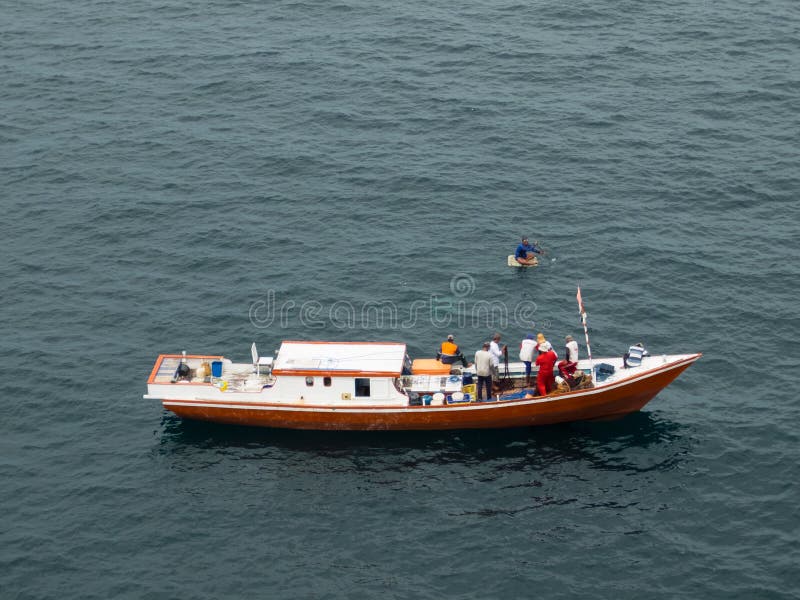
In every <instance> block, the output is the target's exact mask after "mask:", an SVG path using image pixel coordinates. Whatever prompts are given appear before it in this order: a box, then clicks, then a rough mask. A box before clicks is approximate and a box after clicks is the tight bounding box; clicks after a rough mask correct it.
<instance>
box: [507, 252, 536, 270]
mask: <svg viewBox="0 0 800 600" xmlns="http://www.w3.org/2000/svg"><path fill="white" fill-rule="evenodd" d="M538 265H539V259H538V258H536V257H534V259H533V264H531V265H523V264H521V263H518V262H517V259H516V258H514V255H513V254H509V255H508V266H509V267H523V268H525V267H536V266H538Z"/></svg>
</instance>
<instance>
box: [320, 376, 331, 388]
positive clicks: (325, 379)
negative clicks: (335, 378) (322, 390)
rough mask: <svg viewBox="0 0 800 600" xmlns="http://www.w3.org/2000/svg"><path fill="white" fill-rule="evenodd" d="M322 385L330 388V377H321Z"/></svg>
mask: <svg viewBox="0 0 800 600" xmlns="http://www.w3.org/2000/svg"><path fill="white" fill-rule="evenodd" d="M322 385H324V386H325V387H331V378H330V377H323V378H322Z"/></svg>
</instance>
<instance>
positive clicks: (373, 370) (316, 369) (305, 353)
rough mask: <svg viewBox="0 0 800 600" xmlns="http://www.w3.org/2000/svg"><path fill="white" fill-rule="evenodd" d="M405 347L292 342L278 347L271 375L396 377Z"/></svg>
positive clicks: (403, 356) (392, 344) (400, 367)
mask: <svg viewBox="0 0 800 600" xmlns="http://www.w3.org/2000/svg"><path fill="white" fill-rule="evenodd" d="M405 356H406V345H405V344H399V343H395V342H292V341H284V342H283V343H282V344H281V347H280V350H278V355H277V356H276V357H275V364H274V365H273V367H272V372H273V373H274V374H275V375H332V376H353V377H397V376H399V375H400V374H401V372H402V371H403V361H404V360H405Z"/></svg>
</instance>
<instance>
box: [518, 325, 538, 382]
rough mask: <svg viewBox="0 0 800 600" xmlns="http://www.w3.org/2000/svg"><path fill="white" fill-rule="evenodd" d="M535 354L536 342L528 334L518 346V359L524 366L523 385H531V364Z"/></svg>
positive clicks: (530, 334)
mask: <svg viewBox="0 0 800 600" xmlns="http://www.w3.org/2000/svg"><path fill="white" fill-rule="evenodd" d="M535 353H536V340H534V339H533V334H532V333H529V334H528V335H527V337H526V338H525V339H524V340H522V343H521V344H520V345H519V359H520V360H521V361H522V362H523V363H524V364H525V385H526V386H527V385H530V384H531V363H532V362H533V355H534V354H535Z"/></svg>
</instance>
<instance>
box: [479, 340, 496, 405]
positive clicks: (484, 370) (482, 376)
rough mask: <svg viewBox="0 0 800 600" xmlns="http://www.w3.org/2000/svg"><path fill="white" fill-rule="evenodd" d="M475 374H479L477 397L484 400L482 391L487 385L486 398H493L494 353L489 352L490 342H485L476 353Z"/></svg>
mask: <svg viewBox="0 0 800 600" xmlns="http://www.w3.org/2000/svg"><path fill="white" fill-rule="evenodd" d="M475 374H476V375H477V376H478V389H477V390H476V392H477V394H476V397H477V399H478V401H479V402H480V401H481V400H482V396H481V391H482V389H483V388H484V387H486V399H487V400H491V399H492V355H491V353H490V352H489V342H484V343H483V347H482V348H481V349H480V350H478V351H477V352H476V353H475Z"/></svg>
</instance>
